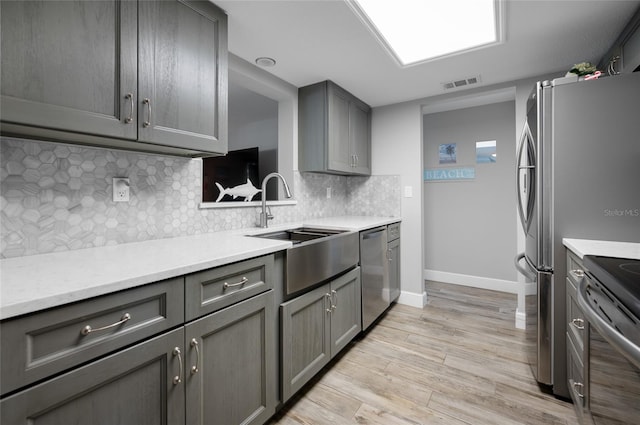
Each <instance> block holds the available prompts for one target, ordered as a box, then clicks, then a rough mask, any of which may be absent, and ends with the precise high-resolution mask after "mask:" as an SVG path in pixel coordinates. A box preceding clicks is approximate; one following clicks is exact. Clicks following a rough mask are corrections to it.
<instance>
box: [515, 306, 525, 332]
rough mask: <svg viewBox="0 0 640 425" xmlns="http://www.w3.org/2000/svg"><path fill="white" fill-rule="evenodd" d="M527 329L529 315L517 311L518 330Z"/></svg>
mask: <svg viewBox="0 0 640 425" xmlns="http://www.w3.org/2000/svg"><path fill="white" fill-rule="evenodd" d="M526 328H527V315H526V314H525V312H524V311H520V310H516V329H526Z"/></svg>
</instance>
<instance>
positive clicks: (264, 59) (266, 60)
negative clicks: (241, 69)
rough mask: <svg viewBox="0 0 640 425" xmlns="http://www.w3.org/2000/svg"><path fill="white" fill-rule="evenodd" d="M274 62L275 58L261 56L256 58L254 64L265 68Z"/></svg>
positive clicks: (273, 64)
mask: <svg viewBox="0 0 640 425" xmlns="http://www.w3.org/2000/svg"><path fill="white" fill-rule="evenodd" d="M275 64H276V60H275V59H273V58H268V57H265V56H263V57H259V58H257V59H256V65H259V66H263V67H265V68H268V67H271V66H275Z"/></svg>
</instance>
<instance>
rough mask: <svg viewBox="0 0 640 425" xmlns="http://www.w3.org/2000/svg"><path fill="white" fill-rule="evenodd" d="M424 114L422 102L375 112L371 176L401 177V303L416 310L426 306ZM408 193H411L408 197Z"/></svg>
mask: <svg viewBox="0 0 640 425" xmlns="http://www.w3.org/2000/svg"><path fill="white" fill-rule="evenodd" d="M421 123H422V114H421V111H420V104H419V103H414V102H410V103H402V104H397V105H391V106H386V107H379V108H374V109H373V115H372V156H371V161H372V174H375V175H389V174H394V175H399V176H400V186H401V188H402V193H403V196H402V198H401V199H402V202H401V212H402V226H401V241H402V245H401V250H402V251H401V274H402V284H401V285H402V287H401V289H402V293H401V295H400V299H399V300H398V302H400V303H402V304H408V305H412V306H415V307H423V306H424V305H425V304H426V292H425V290H424V279H423V276H422V272H423V269H424V267H423V265H422V252H423V246H424V241H423V233H424V232H423V231H422V226H423V221H424V220H423V217H422V173H421V171H420V170H421V169H422V134H421V132H422V124H421ZM406 191H410V192H411V195H412V196H411V197H407V195H408V194H407V193H406Z"/></svg>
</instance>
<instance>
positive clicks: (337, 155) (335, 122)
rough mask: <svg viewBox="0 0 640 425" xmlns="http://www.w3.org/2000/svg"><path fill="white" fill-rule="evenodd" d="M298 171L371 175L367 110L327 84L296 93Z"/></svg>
mask: <svg viewBox="0 0 640 425" xmlns="http://www.w3.org/2000/svg"><path fill="white" fill-rule="evenodd" d="M298 132H299V134H298V152H299V158H298V160H299V168H300V171H311V172H322V173H329V174H343V175H350V174H354V175H370V174H371V108H370V107H369V106H368V105H367V104H365V103H364V102H362V101H361V100H359V99H358V98H356V97H355V96H353V95H352V94H350V93H349V92H347V91H346V90H344V89H342V88H341V87H340V86H338V85H336V84H335V83H333V82H331V81H323V82H320V83H316V84H312V85H310V86H306V87H302V88H300V89H299V90H298Z"/></svg>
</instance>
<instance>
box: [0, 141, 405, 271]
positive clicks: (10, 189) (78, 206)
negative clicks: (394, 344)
mask: <svg viewBox="0 0 640 425" xmlns="http://www.w3.org/2000/svg"><path fill="white" fill-rule="evenodd" d="M113 177H128V178H129V179H130V184H131V188H130V190H131V200H130V201H129V202H126V203H114V202H113V200H112V178H113ZM327 187H331V188H332V196H331V199H327V198H326V188H327ZM293 191H294V198H295V199H296V200H297V201H298V204H297V205H294V206H291V205H283V206H274V207H272V210H273V213H274V216H275V217H276V218H275V220H274V223H288V222H293V221H299V220H302V219H304V218H319V217H329V216H337V215H345V214H352V215H377V216H400V179H399V177H398V176H371V177H342V176H330V175H322V174H306V173H305V174H301V173H295V175H294V189H293ZM201 193H202V161H201V160H199V159H188V158H179V157H168V156H159V155H151V154H143V153H136V152H126V151H119V150H110V149H101V148H88V147H82V146H72V145H65V144H59V143H52V142H38V141H32V140H24V139H14V138H7V137H3V138H1V140H0V209H1V211H2V212H1V220H0V224H1V232H0V234H1V237H2V239H1V241H0V258H9V257H18V256H24V255H34V254H43V253H47V252H54V251H68V250H73V249H81V248H89V247H95V246H104V245H114V244H120V243H127V242H138V241H143V240H149V239H160V238H168V237H176V236H183V235H195V234H201V233H210V232H217V231H222V230H231V229H240V228H244V227H252V226H254V225H255V223H256V220H257V216H258V213H259V208H255V207H242V208H222V209H220V208H218V209H201V208H199V205H200V201H201Z"/></svg>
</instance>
